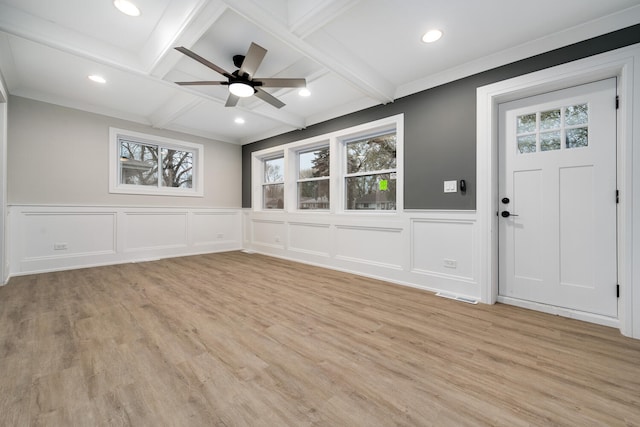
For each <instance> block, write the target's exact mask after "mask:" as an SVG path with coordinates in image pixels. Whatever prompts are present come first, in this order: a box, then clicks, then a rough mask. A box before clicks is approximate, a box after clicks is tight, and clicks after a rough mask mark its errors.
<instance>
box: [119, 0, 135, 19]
mask: <svg viewBox="0 0 640 427" xmlns="http://www.w3.org/2000/svg"><path fill="white" fill-rule="evenodd" d="M113 5H114V6H115V7H117V8H118V10H119V11H120V12H122V13H124V14H125V15H129V16H140V9H138V7H137V6H136V5H135V4H133V3H131V2H130V1H129V0H114V1H113Z"/></svg>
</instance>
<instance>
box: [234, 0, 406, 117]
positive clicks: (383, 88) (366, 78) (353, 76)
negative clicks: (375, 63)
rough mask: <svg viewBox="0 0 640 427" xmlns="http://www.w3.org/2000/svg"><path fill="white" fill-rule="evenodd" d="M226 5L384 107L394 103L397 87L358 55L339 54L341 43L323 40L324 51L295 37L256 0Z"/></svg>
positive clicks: (343, 50)
mask: <svg viewBox="0 0 640 427" xmlns="http://www.w3.org/2000/svg"><path fill="white" fill-rule="evenodd" d="M225 1H227V5H228V6H229V8H230V9H232V10H234V11H235V12H236V13H238V14H240V15H241V16H243V17H244V18H245V19H247V20H249V21H250V22H252V23H253V24H254V25H256V26H258V27H260V28H261V29H263V30H264V31H266V32H268V33H269V34H271V35H272V36H274V37H276V38H277V39H278V40H280V41H282V42H283V43H285V44H286V45H288V46H289V47H291V48H292V49H295V50H296V51H297V52H299V53H300V54H302V55H304V56H306V57H307V58H309V59H311V60H313V61H315V62H317V63H319V64H320V65H322V66H324V67H326V68H327V69H329V70H331V71H332V72H334V73H335V74H336V75H338V76H339V77H341V78H343V79H344V80H345V81H347V82H348V83H350V84H351V85H352V86H353V87H355V88H356V89H358V90H359V91H361V92H362V93H364V94H365V95H367V96H369V97H371V98H373V99H375V100H377V101H378V102H380V103H383V104H386V103H389V102H393V100H394V94H395V87H394V86H393V85H392V84H391V83H390V82H389V81H387V80H386V79H385V78H383V77H382V76H381V75H380V74H379V73H377V72H376V71H375V70H374V69H373V68H372V67H370V66H368V65H367V64H365V63H364V62H363V61H358V60H355V57H356V55H354V53H353V52H349V51H347V50H346V49H345V48H344V47H343V46H340V48H339V49H338V52H336V51H335V50H336V45H338V44H339V43H337V42H333V43H329V42H328V41H327V37H323V38H321V39H322V41H323V44H324V43H325V42H326V43H327V44H326V45H325V46H323V48H322V49H320V48H317V47H315V46H313V45H311V44H310V43H308V42H306V41H305V40H303V39H301V38H300V37H298V36H296V35H295V34H293V33H292V32H291V31H290V30H289V28H287V27H286V26H284V25H283V24H282V23H281V22H280V21H278V20H276V19H275V18H274V17H273V16H272V15H270V14H269V13H267V12H266V11H265V10H264V9H262V7H260V6H259V5H257V4H256V3H255V2H254V1H253V0H234V1H230V0H225Z"/></svg>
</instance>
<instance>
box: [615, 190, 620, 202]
mask: <svg viewBox="0 0 640 427" xmlns="http://www.w3.org/2000/svg"><path fill="white" fill-rule="evenodd" d="M616 203H620V190H616Z"/></svg>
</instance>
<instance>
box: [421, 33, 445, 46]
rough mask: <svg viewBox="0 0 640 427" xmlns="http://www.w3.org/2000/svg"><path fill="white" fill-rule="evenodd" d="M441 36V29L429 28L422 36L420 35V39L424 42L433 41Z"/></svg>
mask: <svg viewBox="0 0 640 427" xmlns="http://www.w3.org/2000/svg"><path fill="white" fill-rule="evenodd" d="M441 37H442V31H441V30H429V31H427V32H426V33H425V34H424V36H422V41H423V42H425V43H433V42H435V41H438V40H440V38H441Z"/></svg>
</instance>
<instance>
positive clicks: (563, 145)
mask: <svg viewBox="0 0 640 427" xmlns="http://www.w3.org/2000/svg"><path fill="white" fill-rule="evenodd" d="M576 107H578V108H581V107H584V116H586V120H585V121H584V122H580V123H575V124H570V125H568V124H567V123H566V120H567V119H566V116H567V110H568V109H569V108H576ZM556 110H559V111H560V126H559V127H551V128H542V126H541V123H542V114H543V113H548V112H552V111H556ZM589 110H590V108H589V104H588V103H586V102H585V103H575V104H571V105H565V106H561V107H557V108H551V109H545V110H544V111H537V112H535V113H525V114H521V115H517V116H516V138H515V141H516V153H517V154H519V155H521V154H530V153H534V152H547V151H563V150H569V149H574V148H584V147H588V145H589V139H588V135H589ZM534 114H535V117H536V121H535V127H534V128H533V129H527V131H524V132H519V129H520V128H521V127H522V126H521V125H520V123H521V121H520V119H521V118H524V117H530V116H532V115H534ZM575 129H585V131H586V140H587V143H586V144H584V145H576V146H573V147H570V146H569V141H568V140H567V134H568V131H571V130H575ZM554 132H559V133H560V145H559V147H558V148H557V149H556V148H554V149H548V148H547V149H543V145H542V135H543V134H544V135H548V134H551V133H554ZM531 136H535V149H534V150H531V151H523V148H524V147H525V145H524V144H522V145H521V143H520V142H521V141H523V142H524V140H525V139H526V138H529V137H531ZM554 146H555V144H554Z"/></svg>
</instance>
